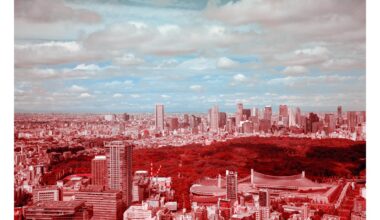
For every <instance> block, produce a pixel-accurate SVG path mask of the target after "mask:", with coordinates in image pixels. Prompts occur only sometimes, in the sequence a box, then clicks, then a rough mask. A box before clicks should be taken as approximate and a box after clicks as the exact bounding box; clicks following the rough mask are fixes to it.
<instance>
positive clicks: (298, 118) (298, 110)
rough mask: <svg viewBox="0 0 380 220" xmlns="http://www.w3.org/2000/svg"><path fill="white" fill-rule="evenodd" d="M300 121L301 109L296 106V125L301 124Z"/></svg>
mask: <svg viewBox="0 0 380 220" xmlns="http://www.w3.org/2000/svg"><path fill="white" fill-rule="evenodd" d="M301 122H302V119H301V109H300V108H299V107H297V108H296V124H297V125H298V126H301Z"/></svg>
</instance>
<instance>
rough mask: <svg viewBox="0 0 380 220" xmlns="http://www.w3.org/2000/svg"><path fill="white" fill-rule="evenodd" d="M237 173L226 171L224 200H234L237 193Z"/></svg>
mask: <svg viewBox="0 0 380 220" xmlns="http://www.w3.org/2000/svg"><path fill="white" fill-rule="evenodd" d="M237 175H238V174H237V172H233V171H229V170H226V190H227V193H226V199H231V200H236V199H237V192H238V181H237Z"/></svg>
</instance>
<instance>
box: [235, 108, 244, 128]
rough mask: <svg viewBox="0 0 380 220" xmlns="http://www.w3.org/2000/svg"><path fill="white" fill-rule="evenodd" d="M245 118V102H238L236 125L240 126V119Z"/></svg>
mask: <svg viewBox="0 0 380 220" xmlns="http://www.w3.org/2000/svg"><path fill="white" fill-rule="evenodd" d="M242 119H243V103H238V104H236V120H235V121H236V127H239V126H240V121H241V120H242Z"/></svg>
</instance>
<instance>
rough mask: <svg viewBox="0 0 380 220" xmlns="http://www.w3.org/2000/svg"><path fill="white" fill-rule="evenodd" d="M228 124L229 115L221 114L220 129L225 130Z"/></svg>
mask: <svg viewBox="0 0 380 220" xmlns="http://www.w3.org/2000/svg"><path fill="white" fill-rule="evenodd" d="M226 123H227V113H225V112H219V127H220V128H223V127H224V126H225V125H226Z"/></svg>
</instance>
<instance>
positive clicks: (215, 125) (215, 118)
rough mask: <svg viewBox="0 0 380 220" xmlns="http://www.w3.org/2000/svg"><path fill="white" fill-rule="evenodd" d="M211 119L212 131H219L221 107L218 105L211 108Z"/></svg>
mask: <svg viewBox="0 0 380 220" xmlns="http://www.w3.org/2000/svg"><path fill="white" fill-rule="evenodd" d="M210 120H211V121H210V129H211V131H214V132H217V131H218V130H219V107H218V106H217V105H214V106H213V107H212V108H211V115H210Z"/></svg>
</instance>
